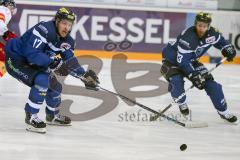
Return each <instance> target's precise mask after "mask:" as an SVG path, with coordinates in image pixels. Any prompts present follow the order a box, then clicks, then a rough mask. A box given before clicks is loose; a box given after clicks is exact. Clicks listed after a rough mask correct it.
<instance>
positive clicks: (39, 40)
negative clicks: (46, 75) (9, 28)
mask: <svg viewBox="0 0 240 160" xmlns="http://www.w3.org/2000/svg"><path fill="white" fill-rule="evenodd" d="M74 45H75V42H74V40H73V39H72V37H71V36H70V35H68V36H67V37H65V38H61V37H59V36H58V34H57V30H56V27H55V22H54V21H48V22H40V23H38V24H37V25H35V26H34V27H32V28H31V29H29V30H28V31H27V32H25V33H24V34H23V35H22V36H21V37H19V38H15V39H11V40H10V41H9V42H8V43H7V45H6V47H5V50H6V53H11V57H12V58H13V59H15V60H24V61H27V62H28V63H29V64H32V65H37V66H39V67H43V68H46V69H47V68H48V66H49V65H50V63H51V62H52V61H53V59H52V58H51V57H53V56H55V55H58V54H60V56H61V58H62V59H63V61H67V60H69V59H72V58H75V57H74V53H73V50H74ZM75 59H76V58H75ZM76 61H77V59H76ZM77 64H78V63H77ZM74 72H75V73H73V74H74V75H76V74H77V75H81V74H83V73H85V71H84V69H83V68H82V67H81V66H80V65H79V64H78V65H77V66H76V67H75V68H74Z"/></svg>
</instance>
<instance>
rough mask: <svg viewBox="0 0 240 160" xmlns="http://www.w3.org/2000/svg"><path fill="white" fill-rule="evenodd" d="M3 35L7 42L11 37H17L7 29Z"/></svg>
mask: <svg viewBox="0 0 240 160" xmlns="http://www.w3.org/2000/svg"><path fill="white" fill-rule="evenodd" d="M2 37H3V39H4V40H5V41H6V42H7V41H8V40H9V39H12V38H16V37H17V35H16V34H15V33H13V32H11V31H7V32H5V33H4V35H3V36H2Z"/></svg>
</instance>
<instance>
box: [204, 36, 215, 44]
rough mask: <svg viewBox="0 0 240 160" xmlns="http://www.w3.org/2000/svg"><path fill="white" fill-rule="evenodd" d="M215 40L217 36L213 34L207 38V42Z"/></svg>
mask: <svg viewBox="0 0 240 160" xmlns="http://www.w3.org/2000/svg"><path fill="white" fill-rule="evenodd" d="M215 40H216V38H215V37H214V36H211V37H208V38H207V39H206V43H213V42H215Z"/></svg>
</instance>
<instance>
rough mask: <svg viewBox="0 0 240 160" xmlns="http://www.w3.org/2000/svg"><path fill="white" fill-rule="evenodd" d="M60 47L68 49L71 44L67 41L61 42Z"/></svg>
mask: <svg viewBox="0 0 240 160" xmlns="http://www.w3.org/2000/svg"><path fill="white" fill-rule="evenodd" d="M60 48H61V49H66V50H68V49H70V48H71V45H70V44H68V43H62V44H61V46H60Z"/></svg>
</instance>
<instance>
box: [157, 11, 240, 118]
mask: <svg viewBox="0 0 240 160" xmlns="http://www.w3.org/2000/svg"><path fill="white" fill-rule="evenodd" d="M211 21H212V18H211V15H210V14H209V13H203V12H200V13H198V14H197V15H196V18H195V24H194V26H192V27H190V28H187V29H186V30H184V31H183V32H182V33H181V34H180V35H179V36H178V37H177V40H176V41H175V42H169V43H168V45H167V46H166V47H165V48H164V49H163V65H162V67H161V73H162V74H163V75H164V77H165V78H166V79H167V80H168V81H169V91H170V92H171V96H172V98H173V99H177V98H178V97H179V96H180V95H181V94H182V93H184V92H185V90H184V80H183V79H184V77H187V78H188V79H189V80H190V81H191V82H192V83H193V85H194V86H195V87H197V88H198V89H200V90H203V89H204V90H205V91H206V93H207V95H208V96H209V97H210V99H211V101H212V103H213V105H214V107H215V108H216V110H217V112H218V114H219V115H220V117H221V118H223V119H224V120H226V121H228V122H230V123H237V117H236V116H234V115H233V114H232V113H230V111H229V110H228V106H227V103H226V101H225V98H224V94H223V90H222V86H221V84H219V83H217V82H216V81H215V80H214V78H213V76H212V75H211V74H208V70H207V68H205V66H204V65H203V64H202V63H200V62H199V61H198V59H199V58H200V57H201V56H202V55H203V54H204V53H205V52H206V51H207V50H208V49H209V48H210V47H211V46H214V47H215V48H217V49H219V50H221V52H222V55H223V56H224V57H226V58H227V61H233V58H234V57H235V56H236V50H235V49H234V47H233V45H231V44H230V43H229V42H228V41H226V40H225V39H224V37H223V36H222V35H221V34H220V33H219V32H218V31H217V30H216V29H215V28H213V27H211V26H210V24H211ZM177 103H178V106H179V109H180V112H181V113H182V114H184V115H188V114H189V109H188V105H187V103H186V96H184V97H183V98H181V99H180V100H179V101H178V102H177Z"/></svg>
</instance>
